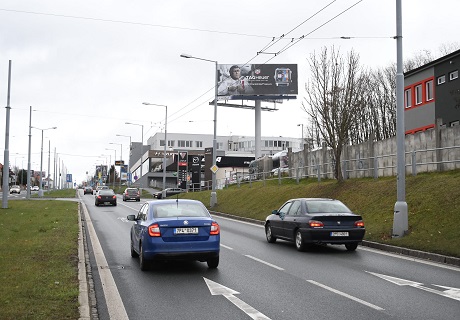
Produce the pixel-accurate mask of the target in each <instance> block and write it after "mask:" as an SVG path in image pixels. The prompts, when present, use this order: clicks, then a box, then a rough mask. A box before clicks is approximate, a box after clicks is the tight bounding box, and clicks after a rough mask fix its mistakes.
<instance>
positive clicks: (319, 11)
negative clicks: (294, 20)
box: [251, 0, 337, 60]
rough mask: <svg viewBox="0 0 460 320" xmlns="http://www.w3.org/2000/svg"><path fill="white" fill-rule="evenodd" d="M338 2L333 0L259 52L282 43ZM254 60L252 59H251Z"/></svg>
mask: <svg viewBox="0 0 460 320" xmlns="http://www.w3.org/2000/svg"><path fill="white" fill-rule="evenodd" d="M336 1H337V0H333V1H331V2H329V3H328V4H327V5H325V6H324V7H322V8H321V9H320V10H318V11H316V12H315V13H314V14H312V15H311V16H310V17H308V18H307V19H305V20H304V21H302V22H301V23H299V24H298V25H297V26H295V27H294V28H292V29H291V30H289V31H288V32H287V33H284V34H282V35H281V36H280V37H278V38H277V40H276V41H274V40H275V37H273V38H272V41H271V42H270V43H268V44H267V45H266V46H265V47H264V48H262V50H260V51H259V52H263V51H265V50H266V49H269V48H271V47H272V46H274V45H275V44H277V43H278V42H279V41H281V40H282V39H285V38H286V36H287V35H288V34H290V33H291V32H293V31H294V30H296V29H297V28H299V27H300V26H302V25H303V24H304V23H306V22H307V21H309V20H311V19H312V18H313V17H315V16H317V15H318V14H320V13H321V12H322V11H324V10H326V8H328V7H329V6H331V5H332V4H333V3H334V2H336ZM259 52H258V54H259ZM251 60H252V59H251Z"/></svg>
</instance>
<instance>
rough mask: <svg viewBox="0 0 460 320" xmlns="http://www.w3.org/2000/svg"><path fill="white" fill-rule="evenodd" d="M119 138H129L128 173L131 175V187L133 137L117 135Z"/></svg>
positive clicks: (129, 179)
mask: <svg viewBox="0 0 460 320" xmlns="http://www.w3.org/2000/svg"><path fill="white" fill-rule="evenodd" d="M116 136H117V137H126V138H129V155H128V173H129V177H128V185H131V163H130V162H131V136H125V135H122V134H117V135H116Z"/></svg>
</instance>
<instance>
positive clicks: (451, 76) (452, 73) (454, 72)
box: [449, 70, 458, 80]
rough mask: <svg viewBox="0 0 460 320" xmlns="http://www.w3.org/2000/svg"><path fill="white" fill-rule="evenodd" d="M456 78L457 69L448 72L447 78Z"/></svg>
mask: <svg viewBox="0 0 460 320" xmlns="http://www.w3.org/2000/svg"><path fill="white" fill-rule="evenodd" d="M457 78H458V70H455V71H453V72H451V73H449V80H455V79H457Z"/></svg>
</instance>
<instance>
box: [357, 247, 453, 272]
mask: <svg viewBox="0 0 460 320" xmlns="http://www.w3.org/2000/svg"><path fill="white" fill-rule="evenodd" d="M358 250H364V251H369V252H373V253H377V254H381V255H385V256H389V257H394V258H398V259H403V260H407V261H412V262H418V263H422V264H426V265H429V266H434V267H440V268H444V269H448V270H452V271H457V272H460V268H459V267H456V266H452V265H448V264H443V263H441V262H434V261H428V260H424V259H418V258H415V257H410V256H404V255H401V254H398V253H393V252H386V251H382V250H379V249H374V248H369V247H364V246H359V247H358Z"/></svg>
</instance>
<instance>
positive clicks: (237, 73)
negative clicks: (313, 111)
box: [217, 64, 298, 100]
mask: <svg viewBox="0 0 460 320" xmlns="http://www.w3.org/2000/svg"><path fill="white" fill-rule="evenodd" d="M218 72H219V76H218V77H219V78H218V85H217V95H218V99H220V100H223V99H231V98H232V96H252V95H282V94H297V93H298V82H297V65H296V64H260V65H258V64H234V65H232V64H219V65H218Z"/></svg>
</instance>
